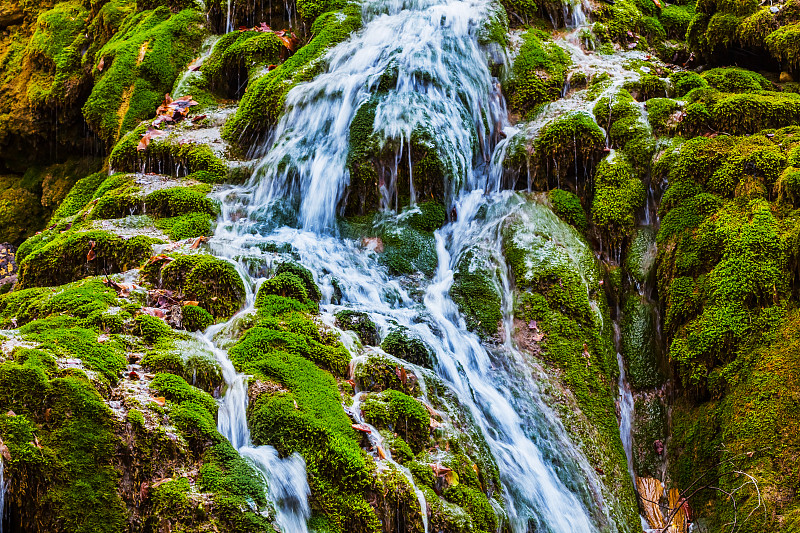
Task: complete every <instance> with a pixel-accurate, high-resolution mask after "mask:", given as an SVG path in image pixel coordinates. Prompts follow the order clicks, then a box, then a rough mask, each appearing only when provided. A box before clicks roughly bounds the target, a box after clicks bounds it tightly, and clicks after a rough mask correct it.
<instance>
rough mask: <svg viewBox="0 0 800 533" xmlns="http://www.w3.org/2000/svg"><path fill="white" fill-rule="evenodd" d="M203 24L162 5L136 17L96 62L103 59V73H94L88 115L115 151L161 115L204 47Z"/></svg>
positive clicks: (96, 70) (192, 12) (187, 12)
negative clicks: (175, 85) (130, 133)
mask: <svg viewBox="0 0 800 533" xmlns="http://www.w3.org/2000/svg"><path fill="white" fill-rule="evenodd" d="M202 24H203V17H202V15H201V14H200V13H199V12H198V11H196V10H194V9H184V10H183V11H180V12H179V13H175V14H173V13H172V12H170V10H169V8H167V7H166V6H159V7H156V8H155V9H152V10H147V11H142V12H139V13H132V14H131V15H130V16H128V17H127V18H126V19H125V22H124V23H123V25H122V27H121V28H120V29H119V31H118V32H117V33H115V34H114V36H113V37H111V39H110V40H109V41H108V42H107V43H106V44H105V45H104V46H103V47H102V48H100V49H99V50H98V51H97V53H96V55H95V57H96V59H97V61H98V62H100V61H101V60H102V62H103V68H102V69H101V68H97V67H95V68H94V69H93V70H92V73H93V75H94V76H95V85H94V88H93V89H92V92H91V94H90V95H89V98H88V100H87V101H86V103H85V104H84V106H83V114H84V116H85V118H86V122H87V123H88V124H89V126H90V127H91V128H92V129H93V130H94V131H95V132H96V133H97V135H98V136H99V137H100V138H101V139H102V140H103V141H105V142H106V144H107V145H108V146H109V147H110V146H111V145H113V143H114V142H115V141H116V140H117V139H118V138H120V137H121V136H122V135H124V134H125V133H126V132H128V131H130V130H131V129H133V128H134V127H136V126H137V125H138V124H139V122H140V121H141V120H143V119H145V118H147V117H150V116H152V115H154V114H155V110H156V108H157V107H158V106H159V105H160V104H161V102H162V100H163V98H164V94H165V93H168V92H169V91H170V90H171V89H172V85H173V83H174V82H175V79H176V78H177V77H178V74H179V73H180V72H181V71H182V70H183V68H184V67H185V66H186V65H187V64H188V63H189V62H190V61H191V60H192V57H193V53H194V51H195V50H196V49H197V48H198V47H199V45H200V41H201V39H202V37H203V34H204V29H203V26H202ZM178 96H182V95H178ZM137 142H138V141H137Z"/></svg>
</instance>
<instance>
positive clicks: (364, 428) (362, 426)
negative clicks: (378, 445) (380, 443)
mask: <svg viewBox="0 0 800 533" xmlns="http://www.w3.org/2000/svg"><path fill="white" fill-rule="evenodd" d="M350 427H352V428H353V429H355V430H356V431H360V432H362V433H372V429H370V427H369V426H368V425H366V424H351V425H350Z"/></svg>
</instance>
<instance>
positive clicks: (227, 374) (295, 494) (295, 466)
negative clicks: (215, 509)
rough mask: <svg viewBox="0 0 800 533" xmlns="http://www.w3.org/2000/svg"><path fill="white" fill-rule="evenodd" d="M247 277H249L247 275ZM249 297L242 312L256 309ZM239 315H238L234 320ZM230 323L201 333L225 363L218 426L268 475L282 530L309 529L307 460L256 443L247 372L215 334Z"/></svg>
mask: <svg viewBox="0 0 800 533" xmlns="http://www.w3.org/2000/svg"><path fill="white" fill-rule="evenodd" d="M242 274H244V273H243V272H242ZM243 277H244V278H245V279H247V277H246V275H245V276H243ZM248 287H250V285H248ZM246 301H247V305H246V306H245V309H244V310H243V311H241V312H240V313H239V315H241V314H245V313H249V312H250V311H252V309H253V307H252V305H253V301H254V295H253V292H252V290H248V295H247V300H246ZM239 315H237V316H239ZM236 318H237V317H236V316H234V317H233V318H232V319H231V320H235V319H236ZM226 326H227V323H223V324H218V325H216V326H212V327H210V328H209V329H208V330H207V331H206V332H205V333H204V334H203V335H201V336H199V339H200V340H201V341H202V342H203V343H204V344H206V345H207V346H208V348H209V349H210V350H211V351H212V353H213V354H214V356H215V357H216V359H217V361H218V362H219V364H220V366H221V367H222V377H223V379H224V381H225V386H226V391H225V396H224V397H223V398H222V400H221V401H220V407H219V416H218V421H217V429H218V430H219V432H220V433H221V434H222V435H223V436H224V437H225V438H226V439H228V440H229V441H230V443H231V445H233V447H234V448H235V449H236V450H237V451H238V452H239V453H240V454H241V455H242V457H244V458H246V459H247V460H248V461H249V462H250V464H251V465H252V466H254V467H255V468H256V469H258V471H259V472H260V473H261V475H263V476H264V479H265V480H266V482H267V488H268V498H269V500H270V501H271V502H272V503H273V504H274V505H275V510H276V517H275V522H276V524H277V525H278V526H279V527H280V530H281V531H282V532H283V533H306V532H307V531H308V528H307V526H306V522H307V521H308V519H309V517H310V516H311V509H310V507H309V504H308V495H309V493H310V489H309V487H308V481H307V480H306V469H305V461H303V458H302V457H300V456H299V455H297V454H294V455H292V456H291V457H287V458H284V459H282V458H280V457H279V455H278V451H277V450H276V449H275V448H273V447H271V446H254V445H253V442H252V440H251V438H250V428H249V426H248V425H247V401H248V396H247V376H245V375H243V374H240V373H238V372H237V371H236V369H235V368H234V367H233V363H231V360H230V359H229V358H228V354H227V352H226V351H225V350H224V349H222V348H220V347H219V346H218V345H217V344H216V343H215V337H216V336H217V335H218V334H220V332H222V331H223V330H224V329H225V328H226Z"/></svg>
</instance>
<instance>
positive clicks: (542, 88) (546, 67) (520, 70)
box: [506, 30, 572, 114]
mask: <svg viewBox="0 0 800 533" xmlns="http://www.w3.org/2000/svg"><path fill="white" fill-rule="evenodd" d="M571 63H572V61H571V60H570V57H569V55H568V54H567V53H566V52H564V50H562V49H561V47H559V46H558V45H557V44H556V43H554V42H553V41H552V40H550V38H549V36H548V35H547V34H546V33H544V32H542V31H538V30H529V31H527V32H526V33H525V34H524V35H523V36H522V46H521V47H520V49H519V55H518V56H517V58H516V59H515V60H514V66H513V67H512V75H511V78H510V79H509V81H508V83H507V86H506V91H507V94H509V95H510V96H509V102H510V104H511V107H512V109H514V110H515V111H517V112H519V113H523V114H524V113H527V112H529V111H533V110H535V109H536V108H537V107H538V106H540V105H541V104H544V103H547V102H551V101H553V100H556V99H557V98H559V97H560V96H561V91H562V89H563V87H564V84H565V83H566V81H567V67H569V65H570V64H571Z"/></svg>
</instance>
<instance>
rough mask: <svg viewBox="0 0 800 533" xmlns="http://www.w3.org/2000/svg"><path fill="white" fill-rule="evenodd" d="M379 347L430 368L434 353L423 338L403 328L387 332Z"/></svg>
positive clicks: (410, 361)
mask: <svg viewBox="0 0 800 533" xmlns="http://www.w3.org/2000/svg"><path fill="white" fill-rule="evenodd" d="M381 348H383V350H384V351H385V352H386V353H388V354H391V355H393V356H395V357H398V358H400V359H405V360H406V361H408V362H409V363H413V364H415V365H419V366H424V367H426V368H432V367H433V363H434V354H433V351H432V350H431V348H430V346H428V345H427V344H426V343H425V342H424V341H423V340H421V339H419V338H417V337H415V336H413V335H412V334H411V333H410V332H409V331H408V330H407V329H405V328H397V329H394V330H392V331H391V332H389V334H388V335H386V337H385V338H384V339H383V342H382V343H381Z"/></svg>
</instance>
